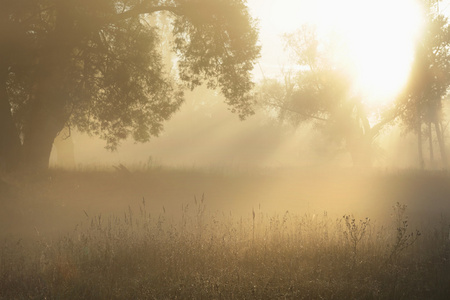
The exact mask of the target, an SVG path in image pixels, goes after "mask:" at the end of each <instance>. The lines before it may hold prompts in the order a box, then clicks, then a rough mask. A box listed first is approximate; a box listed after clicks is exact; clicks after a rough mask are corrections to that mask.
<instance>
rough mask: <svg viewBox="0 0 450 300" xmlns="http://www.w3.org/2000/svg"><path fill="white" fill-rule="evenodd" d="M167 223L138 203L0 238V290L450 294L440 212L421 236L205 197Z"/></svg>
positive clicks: (273, 295)
mask: <svg viewBox="0 0 450 300" xmlns="http://www.w3.org/2000/svg"><path fill="white" fill-rule="evenodd" d="M180 209H181V210H182V212H181V218H180V219H177V220H173V219H171V218H170V217H168V216H167V215H166V213H165V212H164V210H163V211H162V212H161V213H156V214H155V213H153V212H151V211H149V210H148V208H147V205H146V202H145V199H143V200H142V203H141V204H140V205H139V207H135V208H131V207H129V208H128V210H126V211H125V212H123V214H121V215H108V216H104V215H96V216H91V215H89V214H88V213H87V212H85V217H84V221H83V222H81V223H80V224H79V225H78V226H77V227H76V228H75V230H74V231H73V232H71V233H70V234H67V235H64V236H61V237H59V238H54V239H47V238H46V237H41V238H40V239H39V240H38V241H35V242H23V241H16V240H14V239H8V240H5V241H4V243H3V244H2V246H1V249H0V299H448V296H449V295H450V272H449V270H450V243H449V242H450V241H449V232H448V224H449V220H448V219H447V218H445V217H442V219H441V220H436V222H435V223H434V224H431V225H429V226H428V227H427V228H420V233H419V232H418V231H416V229H415V228H414V230H412V229H410V228H409V227H408V219H407V214H406V213H407V208H406V206H404V205H401V204H396V205H394V206H393V209H392V211H390V212H386V213H387V214H392V216H393V217H392V219H391V222H388V223H386V224H377V223H376V221H374V220H369V219H366V218H365V217H361V218H360V217H357V216H352V215H344V216H332V215H331V214H328V213H327V212H323V213H320V214H312V213H308V214H303V215H297V214H294V213H292V212H289V211H286V212H285V213H283V214H267V213H265V212H264V211H263V210H261V209H260V208H256V209H254V210H253V211H250V212H249V213H248V216H247V217H242V216H234V215H233V213H224V212H212V211H209V210H208V209H207V207H206V203H205V200H204V198H203V197H201V198H199V199H197V198H196V199H195V200H194V202H192V203H190V204H187V205H183V206H182V207H181V208H180Z"/></svg>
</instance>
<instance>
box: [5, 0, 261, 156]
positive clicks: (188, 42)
mask: <svg viewBox="0 0 450 300" xmlns="http://www.w3.org/2000/svg"><path fill="white" fill-rule="evenodd" d="M19 2H20V5H18V3H19ZM0 4H1V8H0V10H1V11H2V15H1V18H2V19H1V20H0V21H1V22H2V24H3V25H5V26H6V27H4V26H3V25H2V28H8V30H10V32H8V33H4V34H2V35H0V39H1V40H0V42H1V43H2V45H7V47H6V48H3V49H2V54H3V55H2V56H1V61H0V67H1V68H3V69H2V70H1V71H2V72H5V74H6V76H5V77H4V78H3V77H2V78H3V79H4V81H5V82H3V83H4V84H5V89H4V90H1V91H2V92H4V94H2V95H1V101H2V106H0V107H1V109H2V111H1V113H2V114H3V115H5V116H7V117H8V116H9V117H11V116H10V115H11V114H12V118H13V119H14V122H15V124H16V127H17V128H18V129H19V132H18V134H19V135H20V137H21V140H22V144H23V147H24V157H25V158H26V159H28V160H29V161H28V162H29V163H30V164H32V163H34V161H35V160H38V159H42V160H43V161H44V164H45V161H47V163H48V156H49V151H50V149H51V142H53V139H54V137H55V136H56V135H57V134H58V132H59V131H60V130H62V128H63V127H64V126H69V127H76V128H77V129H78V130H80V131H82V132H88V133H91V134H95V135H99V136H100V137H102V138H103V139H105V140H106V142H107V147H108V148H111V149H116V148H117V146H118V145H119V143H120V141H121V140H124V139H126V138H128V137H132V138H133V139H134V140H136V141H138V142H145V141H148V140H149V139H150V137H151V136H157V135H158V134H159V133H160V132H161V131H162V129H163V122H164V121H166V120H168V119H169V118H170V117H171V116H172V114H173V113H174V112H176V111H177V109H178V108H179V107H180V105H181V104H182V102H183V89H184V88H185V87H189V88H191V89H192V88H194V87H196V86H198V85H200V84H202V82H204V81H206V82H207V85H208V87H210V88H219V89H220V90H221V91H222V93H223V94H224V96H225V98H226V102H227V103H228V104H229V105H230V107H231V109H232V111H233V112H236V113H237V114H239V116H240V117H241V118H245V117H246V116H248V115H250V114H251V113H252V104H253V99H252V97H251V95H250V92H251V89H252V87H253V83H252V82H251V70H252V68H253V64H254V62H255V60H256V58H257V57H258V56H259V50H260V48H259V46H257V45H256V43H257V38H258V32H257V29H256V23H255V21H254V20H253V19H252V18H251V16H250V15H249V13H248V9H247V6H246V3H245V1H242V0H234V1H224V0H175V1H166V0H131V1H122V0H95V1H74V0H70V1H60V0H39V1H30V0H21V1H17V2H16V1H9V0H5V1H2V2H1V3H0ZM158 12H168V13H170V14H171V20H173V21H172V22H171V25H170V26H169V27H170V29H171V31H172V34H173V36H174V41H173V44H172V45H171V46H170V47H168V46H167V45H165V46H164V47H163V49H161V48H160V45H161V42H160V41H161V39H166V37H164V36H161V34H162V33H164V34H167V30H165V31H160V30H159V27H162V26H163V25H164V26H165V27H167V24H162V23H161V19H159V21H158V18H156V19H155V18H154V15H155V14H156V13H158ZM168 50H172V51H173V52H174V53H175V54H176V55H177V61H178V67H177V69H178V71H179V72H178V74H173V73H171V72H167V70H166V69H165V68H164V59H163V56H164V55H166V54H165V53H163V51H168ZM166 63H167V61H166ZM2 78H0V81H1V80H2ZM0 134H1V135H0V138H2V139H3V138H4V139H6V138H5V137H4V136H10V135H12V134H10V133H9V132H6V129H4V128H3V129H2V131H0ZM42 145H44V146H42ZM41 146H42V147H41ZM39 148H43V149H42V151H41V150H40V149H39ZM39 151H41V152H39ZM34 152H36V153H34ZM38 152H39V153H38ZM0 156H4V154H2V153H0ZM46 156H47V157H46ZM2 159H5V158H2ZM6 160H7V159H6Z"/></svg>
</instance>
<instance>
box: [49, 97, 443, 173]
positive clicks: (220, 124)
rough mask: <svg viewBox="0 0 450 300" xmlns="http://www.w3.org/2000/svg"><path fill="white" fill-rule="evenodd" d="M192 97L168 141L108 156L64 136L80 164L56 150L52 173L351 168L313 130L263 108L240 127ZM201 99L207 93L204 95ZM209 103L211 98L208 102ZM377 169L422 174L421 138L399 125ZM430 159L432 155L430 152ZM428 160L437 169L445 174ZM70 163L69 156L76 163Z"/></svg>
mask: <svg viewBox="0 0 450 300" xmlns="http://www.w3.org/2000/svg"><path fill="white" fill-rule="evenodd" d="M198 94H199V93H198V92H191V93H188V95H187V100H186V102H185V103H184V104H183V106H182V107H181V109H180V111H178V112H177V113H176V114H175V115H174V116H173V117H172V119H171V120H169V121H168V122H166V124H165V126H164V131H163V133H162V134H161V135H160V136H158V137H152V139H151V141H149V142H147V143H136V142H134V141H132V140H126V141H124V142H123V143H122V144H121V145H120V146H119V148H118V149H117V150H116V151H110V150H106V149H105V145H106V143H105V141H103V140H101V139H99V138H97V137H95V136H89V135H87V134H82V133H79V132H77V131H75V130H73V131H72V132H71V134H70V138H69V139H67V140H66V138H67V137H68V135H67V132H62V133H61V134H60V135H61V138H60V139H58V141H57V142H58V143H59V144H63V145H64V144H66V145H67V144H68V146H69V147H70V143H73V151H74V160H75V162H74V163H72V162H70V161H69V162H68V161H66V160H65V159H67V156H66V158H64V157H63V155H60V156H59V157H58V151H57V149H56V147H54V149H53V151H52V155H51V159H50V165H51V166H53V167H62V168H81V169H83V168H107V169H111V168H112V166H114V165H119V164H123V165H125V166H127V167H129V168H139V167H142V168H143V167H148V166H166V167H180V168H190V167H198V168H205V169H208V168H234V169H236V168H238V169H239V168H241V169H242V168H243V169H245V168H289V167H312V166H317V167H325V166H331V167H344V168H349V167H352V161H351V158H350V155H349V154H348V153H347V152H346V151H345V149H342V146H341V145H336V144H335V143H333V142H331V141H329V140H328V139H327V138H326V137H325V136H324V135H323V134H322V133H321V132H320V131H318V130H317V129H316V128H315V127H314V126H313V125H311V124H302V125H300V126H293V125H291V124H286V123H283V122H280V121H279V120H278V119H277V118H276V117H275V116H273V115H270V112H268V111H267V110H264V109H263V108H260V109H257V111H256V113H255V115H253V116H250V117H248V118H247V119H246V120H240V119H239V118H238V117H237V116H236V115H235V114H233V113H231V112H230V111H229V110H228V107H227V106H226V104H224V103H223V102H222V99H221V97H220V96H219V95H217V94H215V93H214V92H206V96H205V95H203V96H200V97H198V98H196V95H198ZM200 94H201V93H200ZM208 97H209V98H208ZM374 148H375V149H376V150H375V154H374V161H373V167H374V168H375V169H383V170H386V169H389V170H396V169H400V170H401V169H410V168H417V167H418V154H417V137H416V136H415V135H414V134H412V133H410V134H405V132H404V130H403V129H402V128H401V127H400V126H396V125H395V124H393V125H391V126H389V127H387V128H386V129H385V130H384V131H383V132H382V133H381V135H380V136H379V137H378V138H377V139H376V140H375V146H374ZM424 151H425V153H426V156H427V155H428V154H427V150H426V149H424ZM435 151H436V152H437V153H436V154H435V162H434V164H432V163H431V162H430V161H429V158H426V160H427V166H428V168H430V169H439V168H440V165H439V161H440V157H439V153H438V151H437V149H436V150H435ZM69 159H70V155H69Z"/></svg>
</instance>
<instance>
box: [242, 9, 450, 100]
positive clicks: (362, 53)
mask: <svg viewBox="0 0 450 300" xmlns="http://www.w3.org/2000/svg"><path fill="white" fill-rule="evenodd" d="M248 3H249V6H250V9H251V11H252V13H253V14H254V16H255V17H256V18H258V19H259V20H260V25H261V31H260V33H261V42H262V46H263V49H262V59H261V61H260V66H257V70H256V76H257V77H258V78H261V77H262V76H263V75H262V74H264V75H265V76H268V77H269V76H275V75H276V74H279V72H280V70H281V68H283V67H284V68H285V69H286V68H289V67H290V66H289V65H290V63H289V60H288V58H287V55H286V54H285V53H284V52H283V43H282V39H281V35H282V34H283V33H285V32H292V31H294V30H295V29H297V28H299V27H300V26H301V25H302V24H304V23H312V24H315V25H316V26H317V27H318V30H319V31H320V32H321V33H322V34H324V35H327V34H329V33H330V32H333V33H334V34H337V35H339V36H340V37H341V38H342V39H343V40H344V41H345V42H346V44H347V47H346V50H345V51H344V52H345V53H341V54H338V55H342V62H343V63H344V64H345V65H346V67H348V70H349V72H350V73H351V74H353V76H354V78H355V79H354V83H355V92H356V93H358V94H360V95H362V96H363V98H364V99H365V101H366V102H367V103H368V104H371V105H376V104H383V103H386V102H388V101H392V100H393V98H394V97H395V95H396V94H397V93H398V92H399V90H400V89H401V88H402V86H403V85H404V84H405V82H406V80H407V77H408V73H409V70H410V66H411V62H412V58H413V54H414V43H415V42H416V40H417V38H418V37H419V35H420V30H421V11H420V9H419V6H418V4H417V3H416V0H395V1H392V0H339V1H337V0H249V1H248ZM445 6H446V4H445V3H443V4H441V7H443V9H445ZM344 56H345V57H344Z"/></svg>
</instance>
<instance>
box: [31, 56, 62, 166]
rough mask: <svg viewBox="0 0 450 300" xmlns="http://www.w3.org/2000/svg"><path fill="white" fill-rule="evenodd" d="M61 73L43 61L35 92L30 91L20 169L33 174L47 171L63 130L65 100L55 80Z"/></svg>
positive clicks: (48, 62) (57, 68)
mask: <svg viewBox="0 0 450 300" xmlns="http://www.w3.org/2000/svg"><path fill="white" fill-rule="evenodd" d="M60 71H61V69H60V68H59V66H58V65H54V64H52V62H51V61H50V60H46V62H45V63H44V66H42V67H41V69H40V71H39V76H38V78H39V79H38V81H37V83H36V88H35V90H34V91H31V93H32V97H31V101H32V105H31V109H30V113H29V115H28V116H27V122H26V124H25V125H24V130H23V135H24V137H23V166H24V167H25V169H30V170H32V171H42V170H45V169H47V168H48V164H49V160H50V153H51V151H52V146H53V141H54V140H55V138H56V136H57V135H58V132H59V131H61V130H62V129H63V128H64V125H65V123H66V121H67V116H66V114H65V113H64V104H65V101H64V100H65V99H64V95H63V93H61V89H60V86H61V82H60V81H59V78H58V77H61V75H60Z"/></svg>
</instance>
